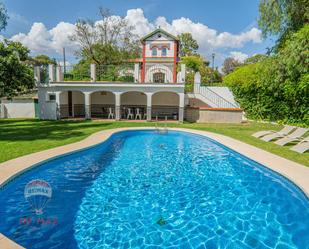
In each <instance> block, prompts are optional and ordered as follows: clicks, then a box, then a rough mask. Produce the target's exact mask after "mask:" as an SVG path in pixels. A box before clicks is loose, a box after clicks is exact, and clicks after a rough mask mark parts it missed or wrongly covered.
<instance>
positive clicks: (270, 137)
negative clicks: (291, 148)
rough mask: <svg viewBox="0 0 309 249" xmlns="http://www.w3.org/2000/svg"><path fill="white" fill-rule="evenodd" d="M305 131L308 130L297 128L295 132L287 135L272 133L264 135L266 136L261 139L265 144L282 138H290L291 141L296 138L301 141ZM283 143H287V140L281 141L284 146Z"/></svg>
mask: <svg viewBox="0 0 309 249" xmlns="http://www.w3.org/2000/svg"><path fill="white" fill-rule="evenodd" d="M307 130H308V129H307V128H301V127H298V128H297V129H296V130H295V131H293V132H292V133H290V134H289V135H282V134H280V133H278V132H276V133H273V134H269V135H266V136H264V137H262V138H261V139H262V140H263V141H265V142H269V141H272V140H277V139H279V138H282V137H290V138H293V139H296V138H298V139H301V138H302V136H303V135H304V134H305V133H306V132H307ZM293 139H292V140H293ZM285 141H288V139H286V140H284V141H282V143H283V144H285V143H284V142H285Z"/></svg>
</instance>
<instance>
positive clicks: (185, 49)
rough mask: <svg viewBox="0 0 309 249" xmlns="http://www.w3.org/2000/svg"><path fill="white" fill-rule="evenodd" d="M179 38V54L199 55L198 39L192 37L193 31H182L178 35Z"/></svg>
mask: <svg viewBox="0 0 309 249" xmlns="http://www.w3.org/2000/svg"><path fill="white" fill-rule="evenodd" d="M177 38H178V39H179V46H180V47H179V56H180V57H184V56H191V55H197V54H198V53H197V50H198V48H199V45H198V43H197V41H196V40H195V39H194V38H193V37H192V34H191V33H182V34H180V35H178V36H177Z"/></svg>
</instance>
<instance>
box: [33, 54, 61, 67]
mask: <svg viewBox="0 0 309 249" xmlns="http://www.w3.org/2000/svg"><path fill="white" fill-rule="evenodd" d="M31 64H33V65H36V66H47V65H49V64H54V65H56V64H57V63H56V62H55V60H53V59H51V58H50V57H49V56H48V55H45V54H39V55H37V56H35V57H33V58H32V59H31Z"/></svg>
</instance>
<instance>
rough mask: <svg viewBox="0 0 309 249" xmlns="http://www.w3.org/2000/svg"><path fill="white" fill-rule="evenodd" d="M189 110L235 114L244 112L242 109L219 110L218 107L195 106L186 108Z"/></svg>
mask: <svg viewBox="0 0 309 249" xmlns="http://www.w3.org/2000/svg"><path fill="white" fill-rule="evenodd" d="M186 108H188V109H198V110H207V111H234V112H242V111H243V109H241V108H218V107H204V106H201V107H193V106H189V107H186Z"/></svg>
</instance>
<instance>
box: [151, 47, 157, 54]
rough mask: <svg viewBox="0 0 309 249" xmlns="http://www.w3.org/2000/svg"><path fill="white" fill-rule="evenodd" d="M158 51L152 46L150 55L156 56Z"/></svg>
mask: <svg viewBox="0 0 309 249" xmlns="http://www.w3.org/2000/svg"><path fill="white" fill-rule="evenodd" d="M157 54H158V52H157V48H153V49H152V56H157Z"/></svg>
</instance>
